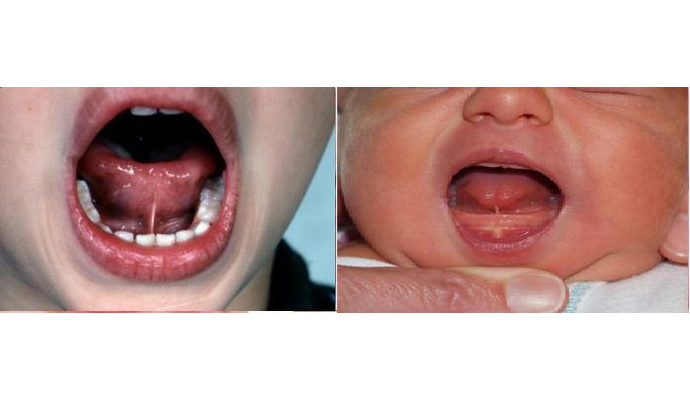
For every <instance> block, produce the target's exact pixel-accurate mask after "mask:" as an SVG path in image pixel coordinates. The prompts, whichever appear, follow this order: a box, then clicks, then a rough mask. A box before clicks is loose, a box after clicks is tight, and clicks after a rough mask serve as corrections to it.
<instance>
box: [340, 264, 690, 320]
mask: <svg viewBox="0 0 690 400" xmlns="http://www.w3.org/2000/svg"><path fill="white" fill-rule="evenodd" d="M338 265H342V266H345V267H363V268H367V267H369V268H371V267H394V265H393V264H389V263H386V262H383V261H378V260H372V259H369V258H361V257H338ZM568 291H569V297H568V305H567V306H566V307H565V309H564V310H563V312H566V313H573V312H578V313H586V312H685V313H686V312H688V268H687V267H684V266H678V265H675V264H670V263H661V264H659V265H657V266H656V267H654V268H652V269H651V270H649V271H647V272H644V273H642V274H640V275H635V276H633V277H630V278H626V279H621V280H619V281H615V282H601V281H583V282H573V283H569V284H568Z"/></svg>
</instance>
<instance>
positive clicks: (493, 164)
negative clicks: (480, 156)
mask: <svg viewBox="0 0 690 400" xmlns="http://www.w3.org/2000/svg"><path fill="white" fill-rule="evenodd" d="M477 166H478V167H489V168H510V169H527V168H525V167H523V166H521V165H516V164H497V163H481V164H477Z"/></svg>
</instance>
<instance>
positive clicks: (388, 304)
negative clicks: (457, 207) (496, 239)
mask: <svg viewBox="0 0 690 400" xmlns="http://www.w3.org/2000/svg"><path fill="white" fill-rule="evenodd" d="M336 291H337V310H338V312H557V311H560V310H562V309H563V308H564V307H565V304H566V300H567V298H568V290H567V286H566V285H565V283H564V282H563V280H562V279H560V278H559V277H557V276H556V275H553V274H551V273H548V272H546V271H541V270H536V269H531V268H512V267H511V268H498V267H462V268H447V269H422V268H390V267H389V268H357V267H344V266H338V276H337V286H336Z"/></svg>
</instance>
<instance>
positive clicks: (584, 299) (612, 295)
mask: <svg viewBox="0 0 690 400" xmlns="http://www.w3.org/2000/svg"><path fill="white" fill-rule="evenodd" d="M568 290H569V292H570V297H569V299H568V305H567V306H566V308H565V310H564V312H685V313H686V312H688V268H687V267H684V266H678V265H675V264H670V263H661V264H659V265H657V266H656V267H654V268H652V269H651V270H649V271H647V272H644V273H642V274H640V275H635V276H633V277H630V278H626V279H621V280H620V281H615V282H573V283H569V284H568Z"/></svg>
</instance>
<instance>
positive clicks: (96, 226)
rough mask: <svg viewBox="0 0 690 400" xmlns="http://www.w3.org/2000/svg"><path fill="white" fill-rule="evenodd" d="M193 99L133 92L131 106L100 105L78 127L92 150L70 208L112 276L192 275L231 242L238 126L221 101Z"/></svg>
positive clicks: (86, 151)
mask: <svg viewBox="0 0 690 400" xmlns="http://www.w3.org/2000/svg"><path fill="white" fill-rule="evenodd" d="M177 93H181V95H180V96H176V94H177ZM191 94H192V95H191V96H190V92H189V91H187V92H185V91H184V90H182V89H175V90H172V91H164V90H160V89H158V90H155V91H152V92H149V93H147V92H146V91H142V90H133V91H132V92H131V95H130V96H125V97H124V101H123V98H120V97H114V98H115V99H117V100H112V99H113V97H108V96H105V100H103V99H98V98H96V99H92V100H91V101H94V102H96V103H98V102H99V101H100V102H101V103H102V104H100V105H99V104H91V105H89V106H88V107H86V109H87V111H85V112H84V113H91V114H92V115H88V116H86V115H82V114H84V113H81V114H80V115H81V116H82V117H83V118H85V119H86V120H87V122H85V123H84V126H79V127H78V129H77V136H78V137H77V141H76V143H77V144H76V146H77V147H79V143H80V139H81V143H82V146H81V147H83V148H82V149H78V150H77V151H76V152H75V157H74V160H72V163H71V168H73V171H72V174H71V178H72V183H71V185H72V190H71V191H70V193H69V195H68V198H69V199H70V201H69V202H68V203H69V206H70V207H71V208H72V212H71V214H72V216H73V222H74V224H75V226H76V231H77V236H78V237H79V239H80V242H81V244H82V246H83V247H84V248H85V249H86V250H87V252H88V253H89V255H90V256H91V257H92V258H93V259H94V261H95V262H96V264H97V265H99V266H101V267H103V268H104V269H105V270H107V271H108V272H110V273H111V274H113V275H116V276H119V277H122V278H127V279H133V280H139V281H171V280H180V279H184V278H187V277H189V276H192V275H195V274H197V273H200V272H201V271H203V270H205V269H207V268H208V267H209V266H210V265H211V264H212V263H213V262H214V261H216V260H217V259H218V258H219V257H220V255H221V253H222V251H223V249H224V248H225V246H226V245H227V243H228V240H229V237H230V233H231V230H232V225H233V221H234V214H235V206H236V202H237V201H236V199H237V195H238V161H237V146H236V144H235V143H236V138H235V133H234V123H233V122H232V115H231V111H230V109H229V107H228V106H227V104H226V103H225V102H224V101H222V100H221V99H220V95H218V94H217V93H215V92H207V91H201V92H198V93H196V92H194V93H191ZM178 97H179V98H178ZM214 113H215V114H214ZM218 114H221V115H224V117H222V116H221V117H219V116H218ZM100 120H103V121H102V122H98V123H96V122H94V121H100ZM80 136H81V138H80Z"/></svg>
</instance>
